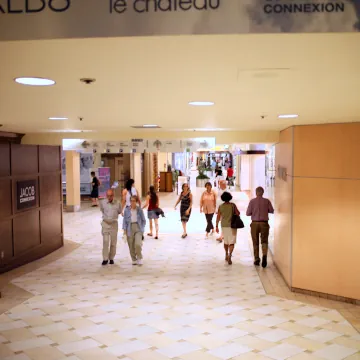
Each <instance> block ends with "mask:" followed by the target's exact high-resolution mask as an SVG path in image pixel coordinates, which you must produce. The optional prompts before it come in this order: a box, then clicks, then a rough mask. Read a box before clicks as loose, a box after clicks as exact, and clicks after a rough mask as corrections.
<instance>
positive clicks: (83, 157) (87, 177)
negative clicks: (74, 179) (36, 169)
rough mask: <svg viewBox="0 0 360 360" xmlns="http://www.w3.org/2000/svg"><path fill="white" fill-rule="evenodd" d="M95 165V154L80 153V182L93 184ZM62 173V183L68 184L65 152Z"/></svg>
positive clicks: (62, 159)
mask: <svg viewBox="0 0 360 360" xmlns="http://www.w3.org/2000/svg"><path fill="white" fill-rule="evenodd" d="M93 165H94V155H93V153H88V152H86V153H80V182H81V183H91V180H92V178H91V171H92V168H93ZM61 172H62V181H63V182H66V156H65V152H64V151H63V152H62V153H61Z"/></svg>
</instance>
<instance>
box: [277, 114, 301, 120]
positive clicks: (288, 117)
mask: <svg viewBox="0 0 360 360" xmlns="http://www.w3.org/2000/svg"><path fill="white" fill-rule="evenodd" d="M298 117H299V115H297V114H284V115H279V116H278V118H279V119H296V118H298Z"/></svg>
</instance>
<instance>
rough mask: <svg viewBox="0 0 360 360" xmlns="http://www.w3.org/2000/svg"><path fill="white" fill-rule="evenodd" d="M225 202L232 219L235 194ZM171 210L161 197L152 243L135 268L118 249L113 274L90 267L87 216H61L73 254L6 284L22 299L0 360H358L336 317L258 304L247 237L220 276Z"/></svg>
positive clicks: (91, 213)
mask: <svg viewBox="0 0 360 360" xmlns="http://www.w3.org/2000/svg"><path fill="white" fill-rule="evenodd" d="M236 200H237V203H238V204H239V206H240V208H241V210H242V212H243V210H244V207H245V206H246V203H247V201H248V199H247V196H246V195H245V194H242V193H237V194H236ZM173 203H175V200H174V198H173V197H171V196H168V195H165V196H164V197H162V206H164V205H165V210H166V214H167V217H166V219H162V220H161V222H160V229H161V232H162V234H161V236H160V239H159V240H158V241H156V240H153V239H149V238H146V239H145V242H144V266H142V267H136V266H135V267H134V266H132V265H131V262H130V258H129V255H128V249H127V246H126V245H125V243H124V242H123V241H119V247H118V256H117V258H116V265H115V266H107V267H101V265H100V264H101V246H102V238H101V234H100V218H101V217H100V213H99V211H98V209H95V210H94V209H87V210H84V211H83V212H81V213H78V214H65V217H64V220H65V233H66V238H67V239H70V240H72V241H73V242H77V243H79V244H80V245H81V246H79V247H78V248H77V249H76V250H74V251H73V252H71V253H70V254H68V255H67V256H65V257H63V258H60V259H58V260H57V261H54V262H52V263H49V264H48V265H46V266H44V267H41V268H39V269H37V270H35V271H32V272H30V273H28V274H26V275H23V276H21V277H19V278H17V279H15V280H14V281H13V282H14V283H15V284H16V285H17V286H19V287H21V288H23V289H25V290H27V291H29V292H31V293H32V294H33V296H32V297H31V298H29V299H28V300H27V301H26V302H25V303H24V304H21V305H18V306H16V307H14V308H12V309H11V310H10V311H8V312H6V313H5V314H3V315H1V316H0V359H6V360H10V359H11V360H29V359H32V360H58V359H64V360H65V359H66V360H79V359H80V360H87V359H101V360H114V359H126V360H165V359H169V358H170V359H182V360H215V359H236V360H269V359H274V360H282V359H291V360H319V359H326V360H341V359H348V360H356V359H357V360H359V359H360V334H359V333H358V332H357V331H356V330H355V329H354V328H353V327H352V326H351V325H350V324H349V322H347V321H346V320H345V319H344V318H343V317H342V316H341V315H340V314H339V312H337V311H336V310H333V309H328V308H325V307H321V306H317V305H309V304H306V303H303V302H300V301H294V300H286V299H284V298H281V297H276V296H269V295H267V294H266V292H265V290H264V287H263V285H262V282H261V281H260V277H259V274H258V272H257V270H256V269H255V268H254V266H253V265H252V261H253V260H252V254H251V249H250V247H249V241H248V240H249V237H248V229H246V230H242V231H241V232H240V234H239V236H238V245H237V248H236V250H235V256H234V264H233V266H229V265H227V264H225V263H224V253H223V248H222V245H220V244H217V243H216V241H215V239H214V238H211V239H209V240H205V239H204V233H203V231H204V226H205V221H204V219H203V215H201V214H199V211H198V209H196V208H195V209H194V212H193V216H192V218H191V222H190V224H189V237H188V238H187V239H185V240H183V239H181V237H180V235H181V224H180V222H179V219H178V212H174V211H173V210H172V209H171V206H170V205H173ZM246 223H247V224H248V220H247V221H246ZM267 271H268V272H270V271H271V269H266V270H262V269H261V270H260V274H262V276H263V274H266V272H267Z"/></svg>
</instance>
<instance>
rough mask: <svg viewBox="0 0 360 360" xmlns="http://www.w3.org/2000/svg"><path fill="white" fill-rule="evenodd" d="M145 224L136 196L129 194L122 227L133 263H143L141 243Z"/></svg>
mask: <svg viewBox="0 0 360 360" xmlns="http://www.w3.org/2000/svg"><path fill="white" fill-rule="evenodd" d="M145 225H146V219H145V216H144V212H143V210H142V208H141V207H140V206H138V197H137V196H131V198H130V207H127V208H126V209H125V212H124V228H125V230H126V234H127V242H128V245H129V251H130V256H131V260H132V264H133V265H142V264H143V256H142V244H143V239H144V229H145Z"/></svg>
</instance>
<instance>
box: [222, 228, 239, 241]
mask: <svg viewBox="0 0 360 360" xmlns="http://www.w3.org/2000/svg"><path fill="white" fill-rule="evenodd" d="M221 230H222V234H223V237H224V245H234V244H236V233H237V231H236V229H232V228H230V227H224V228H222V229H221Z"/></svg>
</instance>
